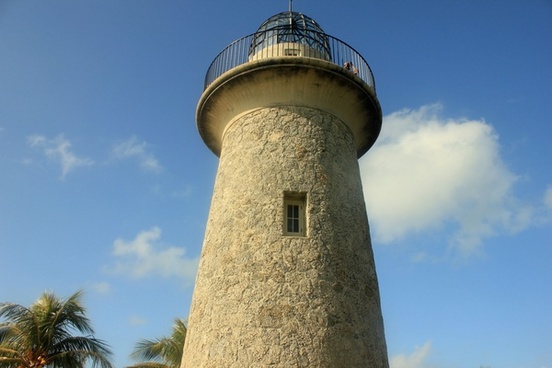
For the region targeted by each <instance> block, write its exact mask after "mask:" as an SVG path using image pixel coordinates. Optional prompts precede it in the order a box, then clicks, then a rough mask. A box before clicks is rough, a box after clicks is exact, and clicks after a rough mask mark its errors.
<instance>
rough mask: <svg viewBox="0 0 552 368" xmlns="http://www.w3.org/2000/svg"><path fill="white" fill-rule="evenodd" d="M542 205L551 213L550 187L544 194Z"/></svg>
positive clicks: (551, 191) (551, 187)
mask: <svg viewBox="0 0 552 368" xmlns="http://www.w3.org/2000/svg"><path fill="white" fill-rule="evenodd" d="M544 205H545V206H546V208H548V210H550V211H552V186H549V187H548V188H547V189H546V192H545V193H544Z"/></svg>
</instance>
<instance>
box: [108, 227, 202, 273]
mask: <svg viewBox="0 0 552 368" xmlns="http://www.w3.org/2000/svg"><path fill="white" fill-rule="evenodd" d="M160 238H161V229H160V228H158V227H153V228H152V229H150V230H147V231H141V232H140V233H138V234H137V235H136V237H135V238H134V239H133V240H131V241H126V240H124V239H116V240H115V242H114V243H113V255H114V256H115V257H116V259H117V261H116V263H115V265H114V266H113V267H111V268H110V271H111V272H113V273H116V274H123V275H127V276H130V277H133V278H144V277H149V276H161V277H179V278H182V279H183V280H184V282H185V283H186V284H188V283H192V282H193V281H194V279H195V275H196V271H197V265H198V262H199V258H198V257H196V258H188V257H186V250H185V249H184V248H182V247H174V246H164V245H163V244H161V243H160V241H159V240H160Z"/></svg>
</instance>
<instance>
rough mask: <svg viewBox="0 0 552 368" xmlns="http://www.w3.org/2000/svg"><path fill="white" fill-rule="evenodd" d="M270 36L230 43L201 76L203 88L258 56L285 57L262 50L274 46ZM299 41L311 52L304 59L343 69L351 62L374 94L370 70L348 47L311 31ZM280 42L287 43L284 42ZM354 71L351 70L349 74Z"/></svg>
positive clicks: (266, 33) (278, 52) (272, 36)
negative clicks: (327, 61)
mask: <svg viewBox="0 0 552 368" xmlns="http://www.w3.org/2000/svg"><path fill="white" fill-rule="evenodd" d="M270 32H274V31H273V30H268V31H266V32H264V34H259V33H255V34H252V35H248V36H245V37H243V38H240V39H239V40H236V41H234V42H232V43H231V44H230V45H228V46H227V47H226V48H225V49H224V50H222V51H221V52H220V53H219V54H218V55H217V57H215V60H213V62H212V63H211V65H210V66H209V69H208V70H207V73H206V75H205V88H207V87H208V86H209V85H210V84H211V83H213V81H214V80H215V79H217V78H218V77H220V76H221V75H222V74H224V73H225V72H227V71H228V70H230V69H233V68H235V67H237V66H239V65H242V64H245V63H247V62H250V61H251V60H250V57H251V56H252V55H255V54H257V53H261V54H260V56H261V57H260V59H264V58H270V57H284V56H286V55H283V54H280V52H282V51H281V50H280V48H279V47H264V48H263V47H262V45H263V44H265V43H266V44H267V45H268V46H274V45H275V43H274V40H273V38H274V37H275V35H274V34H273V33H270ZM300 41H301V42H306V44H307V45H310V47H311V48H313V49H314V50H310V49H307V54H306V55H304V56H305V57H312V58H320V59H323V60H329V61H331V62H332V63H334V64H336V65H339V66H344V64H345V63H346V62H352V63H353V65H354V67H355V68H356V71H357V75H358V76H359V78H361V79H362V80H363V81H364V82H366V84H368V85H369V86H370V87H372V89H373V90H374V92H375V90H376V86H375V81H374V76H373V74H372V70H371V69H370V66H369V65H368V63H367V62H366V60H364V58H363V57H362V55H360V54H359V53H358V52H357V51H356V50H355V49H353V48H352V47H351V46H349V45H348V44H346V43H345V42H343V41H341V40H339V39H337V38H335V37H332V36H330V35H327V34H325V33H318V32H315V31H310V32H309V34H308V35H303V37H302V38H301V40H300ZM284 42H289V41H287V40H286V41H284ZM253 43H255V44H253ZM321 53H322V54H325V55H326V57H320V54H321ZM317 55H318V56H317ZM257 60H259V59H257ZM354 70H355V69H354V68H353V69H352V70H351V71H354Z"/></svg>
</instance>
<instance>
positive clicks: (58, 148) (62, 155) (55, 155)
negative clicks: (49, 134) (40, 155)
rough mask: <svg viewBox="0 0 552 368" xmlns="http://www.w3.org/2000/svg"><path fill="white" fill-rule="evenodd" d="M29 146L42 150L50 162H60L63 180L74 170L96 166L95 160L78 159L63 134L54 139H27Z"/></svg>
mask: <svg viewBox="0 0 552 368" xmlns="http://www.w3.org/2000/svg"><path fill="white" fill-rule="evenodd" d="M27 144H28V145H29V146H30V147H33V148H39V149H42V150H43V151H44V154H45V155H46V157H48V158H49V159H50V160H53V161H57V162H59V164H60V165H61V179H62V180H63V179H65V177H66V176H67V174H69V172H71V171H73V170H74V169H76V168H78V167H81V166H90V165H93V164H94V161H93V160H91V159H89V158H85V157H78V156H77V155H76V154H75V153H73V152H72V150H71V146H72V145H71V142H69V140H68V139H66V138H65V137H64V136H63V134H60V135H58V136H56V137H55V138H53V139H48V138H46V137H45V136H43V135H32V136H30V137H27Z"/></svg>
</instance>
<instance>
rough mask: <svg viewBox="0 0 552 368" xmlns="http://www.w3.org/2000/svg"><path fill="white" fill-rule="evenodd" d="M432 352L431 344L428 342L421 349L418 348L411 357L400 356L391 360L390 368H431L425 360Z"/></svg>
mask: <svg viewBox="0 0 552 368" xmlns="http://www.w3.org/2000/svg"><path fill="white" fill-rule="evenodd" d="M430 352H431V342H430V341H428V342H426V343H425V344H424V345H422V346H421V347H418V346H417V347H416V349H415V350H414V352H413V353H412V354H410V355H406V354H399V355H395V356H392V357H391V358H390V359H389V367H390V368H429V365H427V364H426V363H425V360H426V358H427V356H428V355H429V353H430Z"/></svg>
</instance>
